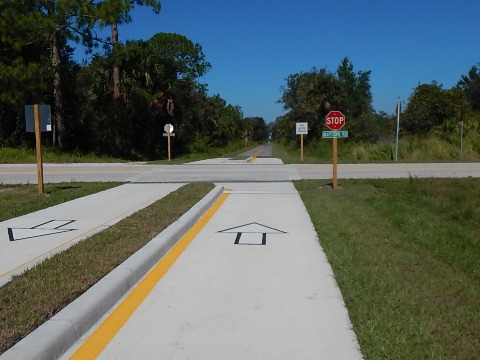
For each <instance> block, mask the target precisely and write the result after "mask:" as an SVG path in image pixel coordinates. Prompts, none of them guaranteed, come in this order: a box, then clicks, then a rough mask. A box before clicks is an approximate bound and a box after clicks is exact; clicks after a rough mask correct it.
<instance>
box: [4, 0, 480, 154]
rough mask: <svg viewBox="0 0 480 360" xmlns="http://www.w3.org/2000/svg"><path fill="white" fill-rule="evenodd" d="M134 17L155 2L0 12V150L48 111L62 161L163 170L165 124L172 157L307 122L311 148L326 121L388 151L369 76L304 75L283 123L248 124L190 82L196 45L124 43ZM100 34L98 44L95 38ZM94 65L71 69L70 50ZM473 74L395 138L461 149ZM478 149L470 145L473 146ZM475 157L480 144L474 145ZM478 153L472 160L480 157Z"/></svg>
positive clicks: (479, 85) (156, 7) (436, 91)
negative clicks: (431, 140) (81, 155)
mask: <svg viewBox="0 0 480 360" xmlns="http://www.w3.org/2000/svg"><path fill="white" fill-rule="evenodd" d="M136 6H145V7H149V8H150V9H151V10H152V11H153V12H154V13H159V12H160V10H161V6H160V2H159V1H157V0H103V1H101V0H76V1H71V0H2V1H1V2H0V146H10V147H18V146H22V145H29V146H31V145H32V144H33V142H34V137H33V136H32V134H27V133H26V132H25V119H24V106H25V105H26V104H35V103H44V104H50V105H51V106H52V114H53V125H54V126H53V130H54V131H53V134H52V136H49V137H48V138H45V140H46V141H47V142H48V143H50V144H51V145H52V146H54V147H56V148H58V149H61V150H67V151H68V150H80V151H82V152H95V153H98V154H105V155H110V156H116V157H125V158H130V159H135V158H139V159H140V158H143V159H149V158H155V159H158V158H164V157H166V146H165V140H164V138H163V136H162V134H163V128H164V126H165V124H167V123H170V124H172V125H173V126H174V132H175V133H176V134H177V136H176V138H175V151H176V153H188V152H195V151H205V150H208V149H211V148H215V147H224V146H226V145H228V144H230V143H232V142H236V141H237V142H238V141H243V139H245V138H249V139H250V140H254V141H263V140H265V139H267V138H268V136H269V133H270V132H271V133H272V135H273V137H274V138H276V139H283V140H285V141H288V142H292V141H297V138H298V137H297V136H295V123H296V122H308V124H309V136H308V137H307V138H306V139H305V141H306V142H307V143H308V142H311V141H315V140H318V139H320V137H321V133H322V130H324V129H325V128H324V118H325V115H326V114H327V113H328V112H329V111H330V110H341V111H342V112H343V113H344V114H345V115H346V117H347V125H346V127H345V129H346V130H349V138H348V140H347V141H357V142H370V143H378V142H388V141H391V139H392V138H394V137H395V132H396V116H395V115H392V114H386V113H384V112H376V111H375V109H373V106H372V94H371V84H370V75H371V71H370V70H368V71H356V70H355V69H354V66H353V63H352V62H351V60H350V59H348V58H347V57H345V58H344V59H343V60H342V61H341V63H340V65H339V66H338V68H337V70H336V72H330V71H328V70H327V69H325V68H322V69H318V68H313V69H311V70H310V71H303V72H299V73H295V74H291V75H290V76H288V77H287V78H286V79H285V82H286V83H285V85H284V86H283V88H282V95H281V98H280V99H279V102H280V103H282V104H283V106H284V109H285V110H287V111H288V112H287V113H286V114H285V115H283V116H280V117H278V118H277V119H276V121H275V122H274V123H273V124H268V125H267V124H265V121H264V119H263V118H261V117H249V118H246V117H244V115H243V112H242V109H241V107H240V106H238V105H232V104H228V103H227V102H226V101H225V100H224V99H222V97H221V96H220V95H219V94H216V95H214V96H210V95H208V93H207V90H208V89H207V85H205V84H202V83H200V81H199V79H200V78H201V77H202V76H203V75H204V74H205V73H206V72H208V71H209V69H211V67H212V66H211V64H210V63H209V62H208V61H207V60H206V56H205V54H204V53H203V51H202V47H201V45H200V44H195V43H193V42H192V41H190V40H189V39H187V38H186V37H185V36H183V35H180V34H172V33H158V34H155V35H154V36H152V37H151V38H150V39H148V40H135V41H128V42H125V43H123V42H121V41H120V38H121V36H120V35H121V34H119V29H118V25H119V24H122V23H128V22H130V21H132V19H131V12H132V10H133V8H134V7H136ZM101 29H108V30H109V32H110V35H109V36H105V37H101V36H99V35H98V33H99V30H101ZM79 45H81V46H82V47H84V48H85V49H86V51H87V52H90V53H94V54H93V55H92V60H91V61H90V62H89V63H78V62H77V61H75V59H74V46H79ZM479 99H480V64H477V65H474V66H473V67H472V68H471V70H470V71H469V72H468V74H465V75H462V76H461V77H460V79H459V81H458V84H457V85H456V86H454V87H452V88H451V89H444V88H443V86H442V85H441V84H438V83H435V82H433V83H431V84H419V85H418V86H417V87H416V88H415V89H414V90H413V93H412V95H411V97H410V98H409V99H408V103H407V106H406V107H405V109H402V112H401V118H402V120H401V122H400V124H401V129H400V132H401V134H406V135H413V136H416V135H422V136H423V135H425V134H428V135H434V136H439V137H441V138H443V139H446V140H447V141H454V140H453V139H455V141H456V139H457V138H458V132H459V131H460V130H459V126H458V125H459V121H461V120H464V122H463V123H464V127H463V129H462V130H463V131H465V134H467V135H468V134H474V135H475V134H477V135H478V133H479V132H480V126H479V119H480V100H479ZM477 138H478V136H477ZM477 146H478V147H480V144H478V145H477ZM478 152H480V149H478Z"/></svg>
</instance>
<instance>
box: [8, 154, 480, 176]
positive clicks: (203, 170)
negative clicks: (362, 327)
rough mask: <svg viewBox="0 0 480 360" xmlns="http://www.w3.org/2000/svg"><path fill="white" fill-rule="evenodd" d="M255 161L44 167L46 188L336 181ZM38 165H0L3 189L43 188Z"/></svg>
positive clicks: (360, 171)
mask: <svg viewBox="0 0 480 360" xmlns="http://www.w3.org/2000/svg"><path fill="white" fill-rule="evenodd" d="M255 154H256V156H255V157H252V158H251V159H250V160H249V161H246V160H236V159H229V158H218V159H209V160H203V161H198V162H193V163H187V164H182V165H147V164H141V163H121V164H120V163H113V164H110V163H109V164H44V182H45V183H58V182H69V181H125V182H144V183H146V182H151V183H185V182H194V181H209V182H224V183H228V182H244V181H259V182H276V181H291V180H302V179H331V177H332V165H331V164H301V163H299V164H283V163H282V162H281V161H280V160H279V159H275V158H271V157H269V154H271V148H270V146H268V145H264V146H261V147H259V148H255V149H252V150H250V151H249V152H247V153H245V155H246V156H252V155H255ZM411 176H412V177H480V163H464V162H458V163H393V162H392V163H383V164H339V165H338V179H362V178H363V179H372V178H408V177H411ZM37 180H38V179H37V168H36V164H22V165H8V164H2V165H0V183H3V184H26V183H34V184H36V183H37Z"/></svg>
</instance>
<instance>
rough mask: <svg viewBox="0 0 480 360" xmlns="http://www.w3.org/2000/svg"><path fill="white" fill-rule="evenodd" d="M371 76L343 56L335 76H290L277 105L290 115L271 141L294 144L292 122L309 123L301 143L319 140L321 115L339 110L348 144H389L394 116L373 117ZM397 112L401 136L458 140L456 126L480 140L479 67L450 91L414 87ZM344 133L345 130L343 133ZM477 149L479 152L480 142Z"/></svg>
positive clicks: (319, 73)
mask: <svg viewBox="0 0 480 360" xmlns="http://www.w3.org/2000/svg"><path fill="white" fill-rule="evenodd" d="M370 74H371V71H357V72H356V71H354V66H353V64H352V62H351V61H350V59H348V58H347V57H345V58H344V59H343V60H342V62H341V63H340V65H339V66H338V68H337V71H336V72H330V71H327V69H325V68H323V69H317V68H313V69H311V70H310V71H306V72H299V73H296V74H292V75H290V76H289V77H288V78H287V79H286V85H285V86H284V87H283V89H282V93H283V94H282V97H281V98H280V100H279V102H280V103H282V104H283V106H284V109H285V110H287V111H288V112H287V113H286V114H285V115H283V116H281V117H279V118H277V120H276V121H275V123H274V124H273V136H274V138H275V139H283V140H284V141H287V142H296V141H298V136H296V135H295V123H296V122H308V124H309V135H308V137H307V138H306V139H305V141H306V142H307V143H308V142H312V141H318V140H319V139H320V138H321V136H322V131H323V130H326V128H325V126H324V122H325V116H326V115H327V114H328V112H329V111H331V110H340V111H342V112H343V113H344V114H345V116H346V118H347V123H346V126H345V128H344V129H345V130H349V138H348V140H347V141H357V142H368V143H379V142H388V141H391V140H392V139H393V138H394V137H395V134H396V122H397V116H396V115H397V114H393V115H392V114H387V113H385V112H376V111H375V110H374V109H373V106H372V94H371V85H370ZM397 111H400V113H401V121H400V133H401V134H403V136H437V137H440V138H442V139H444V140H447V141H452V142H453V141H458V135H459V131H461V130H460V126H459V124H460V122H462V125H463V126H462V130H463V131H464V132H465V134H466V135H468V134H470V135H471V136H472V138H476V139H478V135H480V64H476V65H474V66H472V68H471V69H470V71H469V72H468V74H466V75H462V76H461V77H460V79H459V80H458V83H457V84H456V85H455V86H453V87H452V88H451V89H444V88H443V86H442V85H441V84H438V83H437V82H432V83H430V84H419V85H418V86H417V87H416V88H414V90H413V93H412V94H411V96H410V98H409V99H408V103H407V106H406V107H405V109H397ZM342 130H343V129H342ZM475 146H477V147H478V149H476V150H477V152H480V142H479V141H477V142H476V143H475Z"/></svg>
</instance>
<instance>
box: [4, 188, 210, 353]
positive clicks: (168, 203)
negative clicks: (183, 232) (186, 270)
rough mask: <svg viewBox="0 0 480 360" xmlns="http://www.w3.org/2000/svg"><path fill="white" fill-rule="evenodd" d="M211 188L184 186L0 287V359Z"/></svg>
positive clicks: (174, 219)
mask: <svg viewBox="0 0 480 360" xmlns="http://www.w3.org/2000/svg"><path fill="white" fill-rule="evenodd" d="M213 187H214V185H213V184H207V183H194V184H189V185H185V186H183V187H181V188H180V189H178V190H177V191H175V192H173V193H171V194H169V195H168V196H166V197H164V198H162V199H160V200H159V201H157V202H155V203H154V204H152V205H150V206H149V207H147V208H145V209H142V210H140V211H138V212H137V213H135V214H133V215H131V216H129V217H128V218H126V219H124V220H122V221H120V222H119V223H117V224H115V225H113V226H111V227H109V228H107V229H105V230H103V231H102V232H100V233H97V234H95V235H93V236H92V237H90V238H88V239H86V240H84V241H81V242H79V243H77V244H76V245H74V246H72V247H70V248H69V249H67V250H65V251H64V252H62V253H59V254H56V255H54V256H53V257H51V258H49V259H47V260H46V261H44V262H42V263H41V264H39V265H38V266H36V267H34V268H33V269H31V270H28V271H26V272H25V273H23V274H22V275H19V276H15V277H14V278H13V279H12V281H11V282H10V283H8V284H7V285H5V286H3V287H1V288H0V354H1V353H3V352H4V351H6V350H7V349H8V348H10V347H11V346H12V345H14V344H15V343H16V342H18V341H19V340H20V339H22V338H23V337H25V336H26V335H27V334H28V333H30V332H31V331H33V330H34V329H35V328H37V327H38V326H39V325H41V324H42V323H43V322H45V321H47V320H48V319H49V318H51V317H52V316H53V315H55V314H56V313H57V312H59V311H60V310H61V309H62V308H64V307H65V306H66V305H68V304H69V303H70V302H71V301H73V300H74V299H76V298H77V297H78V296H80V295H81V294H82V293H84V292H85V291H86V290H88V288H90V287H91V286H92V285H93V284H95V283H96V282H97V281H98V280H99V279H101V278H102V277H103V276H105V275H106V274H108V273H109V272H110V271H112V270H113V269H114V268H115V267H116V266H117V265H119V264H120V263H122V262H123V261H124V260H125V259H127V258H128V257H129V256H131V255H132V254H133V253H135V252H136V251H138V249H140V248H141V247H142V246H143V245H145V244H146V243H147V242H149V241H150V240H151V239H152V238H154V237H155V236H156V235H157V234H158V233H160V232H161V231H162V230H164V229H165V228H166V227H168V226H169V225H170V224H172V223H173V222H174V221H176V220H177V219H178V218H179V217H180V216H181V215H183V214H184V213H185V212H186V211H187V210H188V209H190V208H191V207H192V206H193V205H194V204H196V203H197V202H198V201H199V200H200V199H202V198H203V197H204V196H205V195H206V194H207V193H208V192H209V191H210V190H212V189H213ZM19 304H21V306H19Z"/></svg>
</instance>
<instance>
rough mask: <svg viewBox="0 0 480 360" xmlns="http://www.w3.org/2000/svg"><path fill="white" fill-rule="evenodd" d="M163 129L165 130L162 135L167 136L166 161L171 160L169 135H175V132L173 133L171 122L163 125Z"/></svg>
mask: <svg viewBox="0 0 480 360" xmlns="http://www.w3.org/2000/svg"><path fill="white" fill-rule="evenodd" d="M163 130H165V134H163V136H166V137H167V139H168V140H167V142H168V161H170V160H171V158H172V156H171V154H172V152H171V150H170V149H171V148H170V137H171V136H175V134H174V133H173V125H172V124H166V125H165V126H164V127H163Z"/></svg>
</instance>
